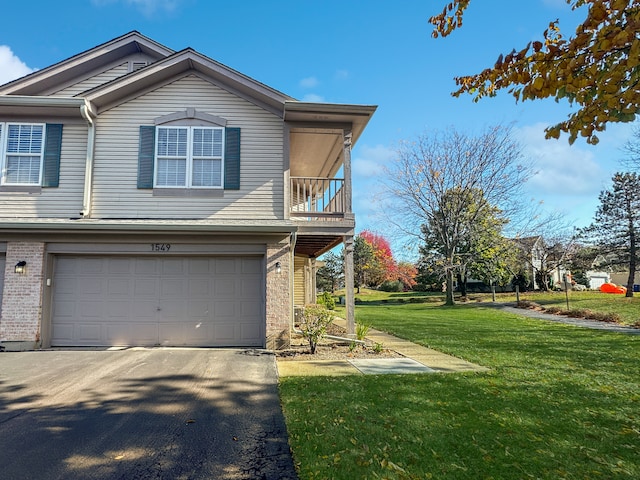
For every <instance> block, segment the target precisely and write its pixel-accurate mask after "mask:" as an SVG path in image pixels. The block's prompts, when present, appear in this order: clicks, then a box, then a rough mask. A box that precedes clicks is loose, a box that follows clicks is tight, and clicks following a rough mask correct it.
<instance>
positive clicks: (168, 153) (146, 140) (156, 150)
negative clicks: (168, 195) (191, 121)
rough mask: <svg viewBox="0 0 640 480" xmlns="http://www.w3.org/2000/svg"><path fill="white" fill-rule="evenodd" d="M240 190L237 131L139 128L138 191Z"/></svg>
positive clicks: (184, 127)
mask: <svg viewBox="0 0 640 480" xmlns="http://www.w3.org/2000/svg"><path fill="white" fill-rule="evenodd" d="M154 187H155V188H158V189H162V188H172V189H176V188H194V189H222V188H224V189H227V190H238V189H239V188H240V129H239V128H222V127H203V126H197V127H192V126H158V127H154V126H141V127H140V142H139V150H138V188H140V189H145V188H148V189H152V188H154Z"/></svg>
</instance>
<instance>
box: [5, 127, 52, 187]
mask: <svg viewBox="0 0 640 480" xmlns="http://www.w3.org/2000/svg"><path fill="white" fill-rule="evenodd" d="M61 151H62V124H57V123H49V124H46V125H45V124H43V123H2V124H0V152H1V153H2V172H3V174H2V185H16V186H42V187H57V186H58V185H59V182H60V155H61Z"/></svg>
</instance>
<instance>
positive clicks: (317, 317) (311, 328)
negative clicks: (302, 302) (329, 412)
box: [300, 305, 333, 354]
mask: <svg viewBox="0 0 640 480" xmlns="http://www.w3.org/2000/svg"><path fill="white" fill-rule="evenodd" d="M332 321H333V314H332V313H331V312H329V310H327V309H326V308H324V307H323V306H322V305H307V306H306V307H304V309H303V310H302V315H301V318H300V330H301V331H302V336H303V337H304V338H305V339H306V340H307V341H308V342H309V348H310V350H311V353H312V354H314V353H316V348H317V346H318V342H319V341H320V340H321V339H322V338H323V337H324V336H325V334H326V333H327V327H328V326H329V325H330V324H331V322H332Z"/></svg>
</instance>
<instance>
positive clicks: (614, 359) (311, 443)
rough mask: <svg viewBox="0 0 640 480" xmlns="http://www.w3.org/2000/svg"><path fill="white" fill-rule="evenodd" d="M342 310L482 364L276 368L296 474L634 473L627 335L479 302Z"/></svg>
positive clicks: (635, 415) (632, 343)
mask: <svg viewBox="0 0 640 480" xmlns="http://www.w3.org/2000/svg"><path fill="white" fill-rule="evenodd" d="M379 300H382V299H379ZM356 315H357V317H358V319H360V320H364V321H366V322H370V323H372V324H373V326H374V328H377V329H380V330H385V331H387V332H391V333H394V334H395V335H397V336H399V337H403V338H407V339H410V340H412V341H414V342H416V343H421V344H423V345H427V346H430V347H432V348H435V349H438V350H440V351H443V352H446V353H450V354H453V355H456V356H458V357H462V358H464V359H465V360H469V361H472V362H475V363H478V364H481V365H484V366H487V367H490V368H491V371H489V372H487V373H459V374H426V375H402V376H399V375H386V376H385V375H381V376H351V377H286V378H282V379H281V384H280V392H281V398H282V403H283V407H284V412H285V416H286V419H287V426H288V429H289V435H290V442H291V446H292V449H293V452H294V459H295V461H296V463H297V464H298V466H299V472H300V478H301V479H328V478H331V479H350V480H352V479H364V478H368V479H374V478H387V479H425V478H433V479H511V478H513V479H524V478H536V479H598V478H602V479H636V478H640V455H639V454H638V452H639V451H640V408H639V407H640V386H639V381H640V336H631V335H622V334H615V333H607V332H601V331H594V330H586V329H579V328H575V327H571V326H567V325H562V324H555V323H548V322H543V321H539V320H530V319H525V318H523V317H518V316H515V315H510V314H506V313H504V312H500V311H496V310H492V309H490V308H486V307H483V306H482V305H481V304H467V305H457V306H455V307H449V308H446V307H441V306H439V304H438V303H419V304H418V303H416V304H410V303H404V304H396V303H387V304H385V303H381V302H376V303H375V304H373V305H366V304H363V305H358V306H357V307H356Z"/></svg>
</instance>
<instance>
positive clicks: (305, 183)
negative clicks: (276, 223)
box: [289, 177, 351, 221]
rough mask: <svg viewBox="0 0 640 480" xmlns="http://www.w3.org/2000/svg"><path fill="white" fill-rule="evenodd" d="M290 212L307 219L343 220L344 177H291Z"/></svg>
mask: <svg viewBox="0 0 640 480" xmlns="http://www.w3.org/2000/svg"><path fill="white" fill-rule="evenodd" d="M289 193H290V195H289V198H290V201H289V214H290V215H291V218H292V219H296V220H307V221H327V220H328V221H331V220H342V219H344V218H345V213H347V212H349V211H350V210H351V209H350V208H348V205H347V204H346V203H347V202H346V194H345V181H344V179H343V178H322V177H290V185H289Z"/></svg>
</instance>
